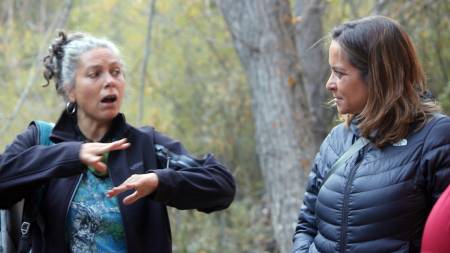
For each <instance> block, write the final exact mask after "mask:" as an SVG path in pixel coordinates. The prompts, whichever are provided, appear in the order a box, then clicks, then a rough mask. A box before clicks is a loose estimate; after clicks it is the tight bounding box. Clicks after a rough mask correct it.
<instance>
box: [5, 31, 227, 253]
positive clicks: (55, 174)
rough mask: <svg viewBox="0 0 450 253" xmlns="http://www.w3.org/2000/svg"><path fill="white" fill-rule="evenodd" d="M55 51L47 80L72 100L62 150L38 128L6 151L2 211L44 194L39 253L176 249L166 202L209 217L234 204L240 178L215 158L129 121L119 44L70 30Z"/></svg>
mask: <svg viewBox="0 0 450 253" xmlns="http://www.w3.org/2000/svg"><path fill="white" fill-rule="evenodd" d="M49 51H50V54H49V55H48V56H47V57H46V58H45V59H44V65H45V72H44V77H45V79H46V80H47V82H48V81H51V80H53V81H54V83H55V87H56V90H57V92H58V94H60V95H62V96H63V97H64V99H65V101H66V102H67V107H66V110H65V111H64V112H63V113H62V114H61V116H60V118H59V119H58V121H57V123H56V124H55V126H54V127H53V130H52V131H51V133H50V135H49V138H50V141H51V142H52V143H53V144H52V145H49V146H44V145H42V143H40V140H41V139H42V134H44V133H43V132H40V128H39V127H38V125H39V124H38V122H33V123H32V124H30V126H29V127H28V128H27V129H26V130H25V131H24V132H23V133H21V134H20V135H18V136H17V138H16V139H15V140H14V142H13V143H12V144H11V145H8V146H7V147H6V150H5V152H4V153H3V154H1V155H0V207H2V208H6V207H9V206H11V205H13V204H14V203H16V202H17V201H19V200H20V199H22V198H24V197H26V196H29V194H31V193H33V192H39V193H40V201H37V203H35V204H36V205H37V204H38V205H39V206H38V207H37V208H38V214H39V215H38V217H36V220H37V222H35V223H34V224H33V223H32V224H31V231H32V234H31V236H32V251H33V252H58V253H59V252H171V251H172V249H171V235H170V224H169V219H168V214H167V210H166V206H172V207H176V208H179V209H198V210H199V211H202V212H207V213H209V212H213V211H217V210H221V209H224V208H227V207H228V206H229V205H230V204H231V202H232V200H233V198H234V194H235V182H234V179H233V177H232V175H231V174H230V173H229V172H228V170H227V169H226V168H225V167H224V166H223V165H221V164H219V163H218V162H217V161H216V160H215V159H214V157H213V156H212V155H207V156H206V157H205V158H204V159H195V158H193V157H192V156H191V155H190V154H189V153H188V152H187V151H186V150H185V149H184V147H183V146H182V145H181V144H180V143H179V142H178V141H175V140H172V139H171V138H169V137H167V136H165V135H163V134H161V133H159V132H157V131H156V130H154V129H153V128H152V127H143V128H135V127H133V126H131V125H129V124H127V123H126V121H125V117H124V115H123V114H121V113H120V107H121V102H122V99H123V96H124V94H125V86H126V82H125V78H124V74H123V71H124V67H123V62H122V60H121V58H120V55H119V50H118V49H117V47H116V46H115V45H114V44H113V43H111V42H110V41H108V40H105V39H99V38H96V37H93V36H90V35H87V34H82V33H76V34H71V35H67V36H66V34H64V33H60V34H59V37H58V38H56V39H55V41H54V43H53V44H52V45H51V47H50V50H49ZM44 137H45V136H44ZM27 204H29V203H28V199H26V201H25V206H26V205H27ZM31 221H33V220H31ZM31 221H30V222H31ZM24 225H26V226H24ZM22 228H23V229H25V231H28V229H30V223H28V224H27V223H23V224H22ZM26 236H28V234H27V233H26Z"/></svg>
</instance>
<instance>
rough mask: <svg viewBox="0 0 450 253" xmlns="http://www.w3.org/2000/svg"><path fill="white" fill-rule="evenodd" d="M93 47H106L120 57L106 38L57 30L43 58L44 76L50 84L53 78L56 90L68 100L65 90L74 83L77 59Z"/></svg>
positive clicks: (118, 52) (115, 47) (114, 46)
mask: <svg viewBox="0 0 450 253" xmlns="http://www.w3.org/2000/svg"><path fill="white" fill-rule="evenodd" d="M95 48H107V49H109V50H111V51H112V52H113V53H114V54H116V55H117V56H118V57H119V58H120V51H119V49H118V48H117V46H116V45H115V44H114V43H112V42H111V41H109V40H107V39H103V38H102V39H100V38H96V37H93V36H91V35H89V34H86V33H79V32H78V33H73V34H69V35H66V33H64V32H63V31H61V32H59V34H58V37H57V38H55V40H54V41H53V42H52V44H51V45H50V47H49V50H48V51H49V54H48V55H47V56H46V57H45V58H44V60H43V61H44V78H45V80H46V81H47V83H46V84H45V85H44V86H48V85H49V84H50V80H52V79H53V81H54V83H55V88H56V92H57V93H58V94H59V95H61V96H63V97H64V100H65V101H68V97H67V91H69V90H71V89H72V88H73V87H74V85H75V73H76V70H77V67H78V60H79V59H80V56H81V55H82V54H83V53H86V52H88V51H90V50H92V49H95Z"/></svg>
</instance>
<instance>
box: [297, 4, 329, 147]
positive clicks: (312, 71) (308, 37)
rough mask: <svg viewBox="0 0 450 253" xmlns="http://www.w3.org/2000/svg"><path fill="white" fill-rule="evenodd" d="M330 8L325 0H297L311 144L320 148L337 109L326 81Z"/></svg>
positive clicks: (299, 38) (299, 52) (298, 44)
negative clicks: (325, 28) (326, 21)
mask: <svg viewBox="0 0 450 253" xmlns="http://www.w3.org/2000/svg"><path fill="white" fill-rule="evenodd" d="M325 8H326V4H325V1H324V0H314V1H311V0H297V2H296V5H295V13H296V16H297V17H296V18H295V20H296V22H295V23H296V26H295V41H296V46H297V52H298V55H299V59H300V64H301V67H302V68H301V69H302V82H303V85H304V86H305V92H306V98H307V100H306V102H307V105H308V106H307V108H308V110H309V112H310V115H311V123H312V125H313V126H314V127H313V129H312V132H313V141H312V142H311V145H314V146H315V149H316V150H318V149H319V145H320V143H321V142H322V141H323V139H324V138H325V137H326V135H327V134H328V131H329V127H330V122H331V121H332V119H333V117H334V116H335V110H333V109H331V108H329V106H328V105H327V100H328V97H329V93H328V91H327V90H326V89H325V83H326V81H327V78H328V74H329V66H328V60H327V59H328V57H326V53H325V52H324V51H325V50H324V35H323V29H322V16H323V12H324V10H325Z"/></svg>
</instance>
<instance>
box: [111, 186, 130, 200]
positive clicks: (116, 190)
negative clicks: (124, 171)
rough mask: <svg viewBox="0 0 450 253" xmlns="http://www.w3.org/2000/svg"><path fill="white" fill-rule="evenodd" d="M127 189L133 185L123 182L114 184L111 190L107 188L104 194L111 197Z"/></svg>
mask: <svg viewBox="0 0 450 253" xmlns="http://www.w3.org/2000/svg"><path fill="white" fill-rule="evenodd" d="M129 189H133V186H131V185H130V184H127V183H123V184H121V185H119V186H116V187H114V188H112V189H111V190H109V191H108V192H107V193H106V194H107V196H108V197H110V198H112V197H115V196H117V195H118V194H120V193H122V192H124V191H127V190H129Z"/></svg>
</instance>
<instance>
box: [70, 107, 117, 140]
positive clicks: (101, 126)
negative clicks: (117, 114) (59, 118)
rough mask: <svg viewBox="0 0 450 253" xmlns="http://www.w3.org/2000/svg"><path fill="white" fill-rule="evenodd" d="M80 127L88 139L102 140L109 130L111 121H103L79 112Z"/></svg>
mask: <svg viewBox="0 0 450 253" xmlns="http://www.w3.org/2000/svg"><path fill="white" fill-rule="evenodd" d="M77 121H78V128H79V129H80V131H81V133H82V134H83V135H84V137H86V139H87V140H88V141H95V142H98V141H100V140H101V139H102V138H103V136H105V134H106V132H108V130H109V128H110V126H111V121H108V122H103V121H99V120H95V119H92V118H90V117H87V116H86V115H83V114H81V113H77Z"/></svg>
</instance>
